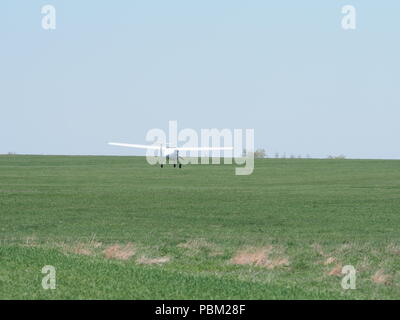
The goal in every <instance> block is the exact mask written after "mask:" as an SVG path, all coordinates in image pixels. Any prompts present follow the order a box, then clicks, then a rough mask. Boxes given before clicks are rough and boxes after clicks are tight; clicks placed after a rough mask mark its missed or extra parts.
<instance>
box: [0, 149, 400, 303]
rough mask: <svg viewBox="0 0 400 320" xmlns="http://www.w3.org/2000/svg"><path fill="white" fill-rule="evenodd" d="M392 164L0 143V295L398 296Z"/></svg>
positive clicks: (398, 207)
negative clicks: (245, 172)
mask: <svg viewBox="0 0 400 320" xmlns="http://www.w3.org/2000/svg"><path fill="white" fill-rule="evenodd" d="M399 169H400V161H395V160H393V161H389V160H313V159H306V160H305V159H304V160H302V159H286V160H284V159H260V160H256V163H255V171H254V173H253V174H252V175H250V176H235V174H234V166H232V165H219V166H218V165H192V166H186V167H184V168H183V169H181V170H179V169H173V168H170V167H168V168H164V169H161V168H159V167H153V166H149V165H148V164H147V163H146V161H145V159H144V158H142V157H83V156H82V157H67V156H18V155H7V156H0V299H398V298H399V296H400V273H399V272H398V270H399V262H400V238H399V236H400V228H399V226H400V197H399V195H400V170H399ZM348 264H350V265H353V266H354V267H355V268H356V270H357V281H356V285H357V289H356V290H343V289H342V287H341V279H342V277H343V275H342V274H341V272H340V271H341V267H342V266H344V265H348ZM44 265H53V266H54V267H55V268H56V270H57V289H56V290H44V289H42V286H41V281H42V277H43V276H44V275H43V274H42V273H41V268H42V267H43V266H44Z"/></svg>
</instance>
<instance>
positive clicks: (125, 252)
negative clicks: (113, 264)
mask: <svg viewBox="0 0 400 320" xmlns="http://www.w3.org/2000/svg"><path fill="white" fill-rule="evenodd" d="M103 253H104V256H105V257H106V258H107V259H118V260H128V259H129V258H131V257H132V256H133V255H134V254H135V253H136V248H135V247H134V245H133V244H132V243H128V244H126V245H125V246H122V245H119V244H114V245H112V246H109V247H107V248H106V249H105V250H104V251H103Z"/></svg>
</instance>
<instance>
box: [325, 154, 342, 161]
mask: <svg viewBox="0 0 400 320" xmlns="http://www.w3.org/2000/svg"><path fill="white" fill-rule="evenodd" d="M328 159H332V160H343V159H346V156H345V155H343V154H340V155H338V156H328Z"/></svg>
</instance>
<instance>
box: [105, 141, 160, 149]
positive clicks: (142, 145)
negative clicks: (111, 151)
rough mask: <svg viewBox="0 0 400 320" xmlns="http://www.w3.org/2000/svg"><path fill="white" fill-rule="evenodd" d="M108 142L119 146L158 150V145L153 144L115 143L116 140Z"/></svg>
mask: <svg viewBox="0 0 400 320" xmlns="http://www.w3.org/2000/svg"><path fill="white" fill-rule="evenodd" d="M108 144H109V145H112V146H119V147H128V148H139V149H153V150H160V146H154V145H152V146H147V145H144V144H129V143H117V142H109V143H108Z"/></svg>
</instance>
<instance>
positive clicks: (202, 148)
mask: <svg viewBox="0 0 400 320" xmlns="http://www.w3.org/2000/svg"><path fill="white" fill-rule="evenodd" d="M174 149H175V150H178V151H212V150H233V147H199V148H190V147H188V148H185V147H183V148H174Z"/></svg>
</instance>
